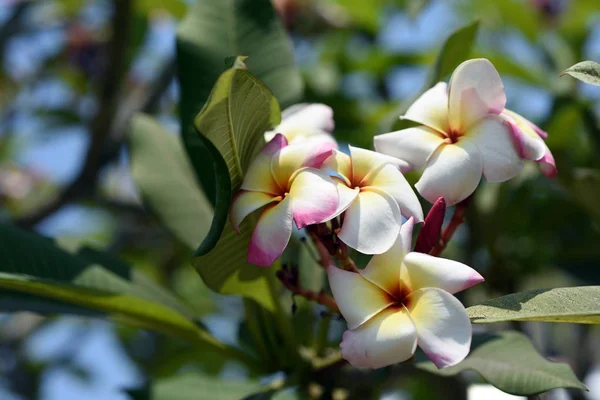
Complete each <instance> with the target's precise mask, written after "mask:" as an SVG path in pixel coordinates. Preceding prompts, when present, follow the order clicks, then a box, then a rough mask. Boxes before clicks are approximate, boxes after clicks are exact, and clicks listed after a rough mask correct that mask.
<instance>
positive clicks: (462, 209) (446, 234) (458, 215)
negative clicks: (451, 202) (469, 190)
mask: <svg viewBox="0 0 600 400" xmlns="http://www.w3.org/2000/svg"><path fill="white" fill-rule="evenodd" d="M472 198H473V196H472V195H471V196H469V197H467V198H466V199H464V200H463V201H461V202H460V203H458V204H457V205H456V207H455V208H454V215H452V219H451V220H450V223H449V224H448V226H446V228H445V229H444V231H443V232H442V235H441V236H440V240H439V241H438V243H437V244H436V245H435V246H434V247H433V249H431V251H430V252H429V254H430V255H432V256H434V257H437V256H439V255H440V254H441V253H442V252H443V251H444V249H445V248H446V246H447V245H448V242H449V241H450V239H452V235H454V232H455V231H456V229H457V228H458V227H459V226H460V224H462V223H463V222H464V221H465V214H466V212H467V208H468V206H469V203H470V202H471V199H472Z"/></svg>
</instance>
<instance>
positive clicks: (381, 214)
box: [338, 188, 402, 254]
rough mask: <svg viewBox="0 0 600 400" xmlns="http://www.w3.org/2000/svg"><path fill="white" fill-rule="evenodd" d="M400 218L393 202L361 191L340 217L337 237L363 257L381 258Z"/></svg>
mask: <svg viewBox="0 0 600 400" xmlns="http://www.w3.org/2000/svg"><path fill="white" fill-rule="evenodd" d="M401 224H402V216H401V214H400V209H399V208H398V204H397V203H396V200H394V198H393V197H392V196H390V195H389V194H387V193H386V192H384V191H382V190H378V189H374V188H369V190H364V191H361V192H360V194H359V195H358V196H357V197H356V199H355V200H354V201H353V202H352V204H351V205H350V207H348V209H347V210H346V213H345V214H344V223H343V224H342V228H341V230H340V231H339V233H338V237H339V238H340V240H341V241H342V242H344V243H346V244H347V245H348V246H350V247H352V248H353V249H356V250H358V251H360V252H361V253H364V254H381V253H383V252H386V251H387V250H389V249H390V247H392V245H393V244H394V242H395V241H396V238H397V237H398V232H400V225H401Z"/></svg>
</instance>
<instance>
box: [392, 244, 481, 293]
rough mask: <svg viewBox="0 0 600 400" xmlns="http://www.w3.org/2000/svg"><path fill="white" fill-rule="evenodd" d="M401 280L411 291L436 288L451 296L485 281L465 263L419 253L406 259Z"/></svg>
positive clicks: (409, 254) (412, 253) (410, 254)
mask: <svg viewBox="0 0 600 400" xmlns="http://www.w3.org/2000/svg"><path fill="white" fill-rule="evenodd" d="M400 278H401V279H402V282H403V283H404V284H405V285H406V286H408V287H409V288H410V291H415V290H419V289H422V288H426V287H434V288H439V289H443V290H445V291H446V292H448V293H451V294H454V293H457V292H460V291H461V290H465V289H468V288H470V287H471V286H474V285H477V284H478V283H481V282H483V281H484V279H483V277H482V276H481V275H479V273H478V272H477V271H475V270H474V269H473V268H471V267H469V266H467V265H465V264H463V263H459V262H457V261H452V260H447V259H445V258H438V257H433V256H430V255H429V254H424V253H417V252H410V253H408V254H407V255H406V256H405V257H404V265H403V266H402V269H401V272H400Z"/></svg>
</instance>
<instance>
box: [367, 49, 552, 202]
mask: <svg viewBox="0 0 600 400" xmlns="http://www.w3.org/2000/svg"><path fill="white" fill-rule="evenodd" d="M505 104H506V95H505V93H504V85H503V84H502V80H501V79H500V75H499V74H498V72H497V71H496V69H495V68H494V66H493V65H492V63H490V62H489V61H488V60H486V59H475V60H469V61H465V62H464V63H462V64H460V65H459V66H458V67H457V68H456V70H454V73H453V74H452V77H451V78H450V83H449V84H448V85H446V83H444V82H440V83H438V84H437V85H435V86H434V87H433V88H431V89H429V90H428V91H426V92H425V93H424V94H423V95H422V96H421V97H419V98H418V99H417V100H416V101H415V103H414V104H413V105H412V106H411V107H410V108H409V109H408V110H407V112H406V115H404V116H403V117H402V118H404V119H407V120H411V121H414V122H417V123H419V124H422V125H421V126H417V127H413V128H408V129H403V130H401V131H397V132H391V133H386V134H383V135H379V136H376V137H375V140H374V141H375V149H376V150H377V151H379V152H381V153H384V154H388V155H391V156H394V157H398V158H399V159H401V160H403V161H405V162H406V163H408V164H409V169H418V168H421V167H422V166H425V170H424V171H423V174H422V176H421V179H419V181H418V182H417V184H416V185H415V187H416V188H417V190H418V191H419V193H420V194H421V195H422V196H423V197H425V198H426V199H427V200H428V201H430V202H432V203H433V202H434V201H435V200H436V199H437V198H439V197H443V198H444V199H445V200H446V203H447V204H448V205H452V204H456V203H458V202H459V201H461V200H463V199H465V198H466V197H468V196H469V195H470V194H471V193H473V192H474V191H475V189H476V188H477V185H478V184H479V181H480V179H481V175H482V173H483V176H485V178H486V180H487V181H488V182H503V181H506V180H508V179H510V178H512V177H514V176H515V175H517V174H518V173H519V171H520V170H521V168H522V167H523V158H525V159H533V160H536V161H540V162H543V163H545V164H544V166H543V167H542V168H543V170H544V172H546V171H548V170H549V169H550V167H549V166H552V168H554V169H555V167H554V159H553V158H552V155H551V154H550V151H549V150H548V149H547V147H546V145H545V143H544V141H543V139H542V138H543V136H540V135H538V134H535V135H531V133H532V132H533V133H535V129H536V128H537V127H535V128H534V127H533V125H532V124H531V123H530V122H529V121H527V120H525V119H524V118H522V117H520V116H518V115H516V114H514V113H512V112H510V111H508V110H505V108H504V106H505ZM541 132H542V131H539V132H538V133H541Z"/></svg>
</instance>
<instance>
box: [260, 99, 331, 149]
mask: <svg viewBox="0 0 600 400" xmlns="http://www.w3.org/2000/svg"><path fill="white" fill-rule="evenodd" d="M333 128H334V121H333V110H332V109H331V107H329V106H327V105H325V104H318V103H315V104H309V103H303V104H296V105H293V106H291V107H288V108H286V109H285V110H283V112H282V113H281V123H280V124H279V125H278V126H276V127H275V128H274V129H273V130H272V131H267V132H265V140H267V141H268V140H271V138H272V137H273V136H275V134H277V133H281V134H283V135H284V136H285V137H286V138H287V139H288V141H289V143H299V142H302V141H305V140H311V139H312V138H319V139H323V140H325V139H327V140H330V141H333V142H334V143H335V140H334V139H333V137H332V136H331V135H329V132H332V131H333ZM335 147H337V144H335Z"/></svg>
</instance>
